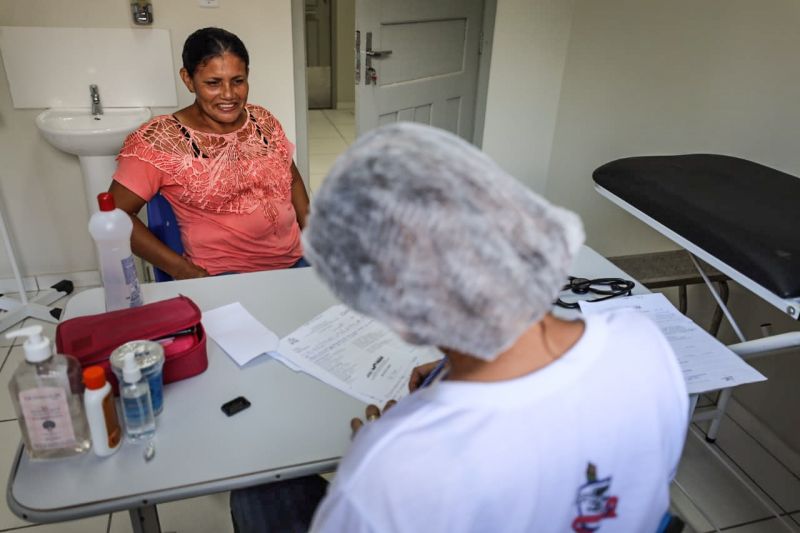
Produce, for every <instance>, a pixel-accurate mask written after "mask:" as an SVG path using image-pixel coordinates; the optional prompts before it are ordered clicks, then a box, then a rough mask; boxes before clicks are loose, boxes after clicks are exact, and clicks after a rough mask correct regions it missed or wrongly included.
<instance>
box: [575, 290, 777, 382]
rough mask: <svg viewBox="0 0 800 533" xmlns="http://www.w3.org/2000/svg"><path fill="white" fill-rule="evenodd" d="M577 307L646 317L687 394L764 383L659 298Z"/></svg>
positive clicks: (645, 296)
mask: <svg viewBox="0 0 800 533" xmlns="http://www.w3.org/2000/svg"><path fill="white" fill-rule="evenodd" d="M579 305H580V308H581V311H583V314H585V315H591V314H597V313H603V312H606V311H611V310H614V309H626V308H629V309H635V310H637V311H639V312H640V313H643V314H645V315H647V316H648V317H649V318H650V320H652V321H653V322H655V324H656V325H657V326H658V327H659V329H661V332H662V333H663V334H664V336H665V337H666V338H667V340H668V341H669V344H670V346H672V350H673V351H674V352H675V355H676V356H677V358H678V362H679V364H680V367H681V370H682V371H683V378H684V379H685V380H686V388H687V389H688V391H689V394H699V393H703V392H708V391H713V390H719V389H724V388H728V387H734V386H736V385H741V384H743V383H753V382H756V381H765V380H766V379H767V378H766V377H764V376H763V375H762V374H761V373H760V372H759V371H758V370H756V369H755V368H753V367H751V366H750V365H748V364H747V363H746V362H744V361H743V360H742V358H741V357H739V356H738V355H736V354H735V353H733V352H732V351H731V350H730V349H728V347H727V346H725V345H724V344H722V343H721V342H719V341H718V340H717V339H716V338H715V337H713V336H711V334H709V333H708V332H707V331H706V330H704V329H703V328H701V327H700V326H698V325H697V324H695V323H694V321H692V320H691V319H690V318H687V317H685V316H684V315H682V314H681V313H680V311H678V310H677V309H675V307H674V306H673V305H672V304H671V303H670V302H669V300H667V298H666V297H665V296H664V295H663V294H660V293H653V294H640V295H637V296H626V297H624V298H612V299H609V300H604V301H602V302H580V304H579Z"/></svg>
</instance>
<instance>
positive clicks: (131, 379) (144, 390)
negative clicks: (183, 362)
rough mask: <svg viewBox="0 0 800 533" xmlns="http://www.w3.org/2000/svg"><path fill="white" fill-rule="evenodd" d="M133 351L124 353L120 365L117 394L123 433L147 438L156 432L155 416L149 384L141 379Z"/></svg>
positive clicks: (129, 436)
mask: <svg viewBox="0 0 800 533" xmlns="http://www.w3.org/2000/svg"><path fill="white" fill-rule="evenodd" d="M135 357H136V356H135V355H134V353H133V352H131V353H128V354H126V356H125V363H124V366H123V367H122V381H123V382H124V383H123V384H122V386H121V387H120V391H119V396H120V398H121V400H122V413H123V415H124V418H125V434H126V435H127V436H128V439H129V440H132V441H139V440H147V439H149V438H151V437H152V436H153V434H155V432H156V418H155V415H154V414H153V404H152V401H151V400H150V386H149V385H148V384H147V380H146V379H142V371H141V370H140V369H139V365H138V364H137V363H136V358H135Z"/></svg>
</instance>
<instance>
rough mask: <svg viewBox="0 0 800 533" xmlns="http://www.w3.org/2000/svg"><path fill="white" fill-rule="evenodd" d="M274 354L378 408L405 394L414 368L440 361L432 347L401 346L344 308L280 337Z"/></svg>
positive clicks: (375, 325) (371, 322)
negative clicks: (276, 351)
mask: <svg viewBox="0 0 800 533" xmlns="http://www.w3.org/2000/svg"><path fill="white" fill-rule="evenodd" d="M278 351H279V352H280V353H281V355H282V356H283V357H284V358H285V359H289V360H291V361H292V362H294V364H295V365H297V366H299V367H300V368H301V369H302V370H303V371H304V372H307V373H308V374H310V375H312V376H314V377H315V378H317V379H319V380H321V381H323V382H324V383H327V384H328V385H331V386H333V387H335V388H337V389H339V390H341V391H342V392H345V393H346V394H349V395H350V396H353V397H354V398H357V399H359V400H361V401H363V402H367V403H374V404H376V405H378V406H381V407H383V405H384V404H385V403H386V402H387V401H389V400H397V399H399V398H401V397H403V396H405V395H406V394H407V393H408V378H409V377H410V376H411V371H412V370H413V369H414V367H415V366H417V365H420V364H423V363H428V362H431V361H436V360H438V359H441V358H442V357H443V355H442V353H441V352H440V351H439V350H437V349H436V348H433V347H430V346H427V347H426V346H412V345H410V344H407V343H405V342H403V340H402V339H400V338H399V337H398V336H397V335H395V334H394V333H392V332H391V331H389V330H388V329H387V328H386V327H385V326H383V325H382V324H380V323H379V322H377V321H375V320H373V319H371V318H368V317H366V316H364V315H360V314H358V313H356V312H355V311H352V310H350V309H348V308H347V307H345V306H343V305H335V306H333V307H331V308H330V309H328V310H327V311H325V312H323V313H321V314H319V315H317V316H316V317H314V318H313V319H311V320H310V321H309V322H307V323H306V324H304V325H303V326H301V327H299V328H298V329H296V330H295V331H293V332H292V333H290V334H289V335H287V336H285V337H284V338H282V339H281V341H280V347H279V348H278Z"/></svg>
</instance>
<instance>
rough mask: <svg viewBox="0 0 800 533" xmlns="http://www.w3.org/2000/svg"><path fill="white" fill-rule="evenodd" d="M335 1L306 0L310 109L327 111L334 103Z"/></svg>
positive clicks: (307, 69)
mask: <svg viewBox="0 0 800 533" xmlns="http://www.w3.org/2000/svg"><path fill="white" fill-rule="evenodd" d="M332 1H333V0H305V35H306V39H305V41H306V79H307V80H308V82H307V83H308V109H328V108H330V107H331V104H332V102H333V95H332V90H333V83H332V72H331V64H332V61H331V59H332V42H331V36H332V35H331V34H332V31H331V29H332V23H331V22H332V18H331V15H332V10H331V2H332Z"/></svg>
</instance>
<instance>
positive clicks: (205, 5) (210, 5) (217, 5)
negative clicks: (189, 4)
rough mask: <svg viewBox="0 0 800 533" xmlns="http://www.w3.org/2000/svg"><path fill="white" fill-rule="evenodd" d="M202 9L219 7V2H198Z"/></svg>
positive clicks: (207, 0) (215, 0)
mask: <svg viewBox="0 0 800 533" xmlns="http://www.w3.org/2000/svg"><path fill="white" fill-rule="evenodd" d="M197 5H199V6H200V7H219V0H197Z"/></svg>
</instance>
